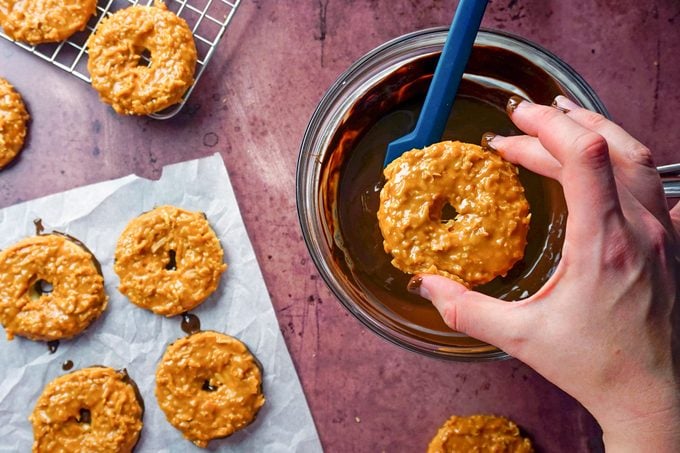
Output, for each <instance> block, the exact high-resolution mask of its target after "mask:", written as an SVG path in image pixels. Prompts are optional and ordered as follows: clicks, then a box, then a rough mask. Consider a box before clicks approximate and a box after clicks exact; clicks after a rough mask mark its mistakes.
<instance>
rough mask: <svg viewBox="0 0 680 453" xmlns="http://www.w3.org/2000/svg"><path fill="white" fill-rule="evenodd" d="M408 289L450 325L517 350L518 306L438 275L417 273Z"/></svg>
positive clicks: (488, 341) (470, 334)
mask: <svg viewBox="0 0 680 453" xmlns="http://www.w3.org/2000/svg"><path fill="white" fill-rule="evenodd" d="M409 290H410V291H412V292H415V293H416V294H419V295H420V296H421V297H423V298H425V299H428V300H430V301H431V302H432V304H433V305H434V306H435V307H436V308H437V310H438V311H439V314H440V315H441V317H442V318H443V320H444V322H445V323H446V325H447V326H449V327H450V328H452V329H453V330H456V331H458V332H463V333H465V334H466V335H469V336H471V337H474V338H476V339H478V340H481V341H485V342H487V343H489V344H492V345H494V346H496V347H498V348H500V349H503V350H505V351H506V352H508V351H507V349H514V348H513V346H514V343H515V342H516V341H517V339H518V338H519V337H521V334H520V331H519V330H518V327H519V325H518V324H519V323H518V321H519V314H520V313H519V312H518V311H517V310H516V308H517V307H516V305H515V304H512V303H509V302H504V301H502V300H499V299H495V298H493V297H489V296H486V295H484V294H482V293H478V292H476V291H472V290H470V289H468V288H466V287H465V286H463V285H461V284H460V283H458V282H456V281H453V280H451V279H448V278H446V277H442V276H439V275H426V274H422V275H417V276H414V277H413V278H412V279H411V281H410V282H409Z"/></svg>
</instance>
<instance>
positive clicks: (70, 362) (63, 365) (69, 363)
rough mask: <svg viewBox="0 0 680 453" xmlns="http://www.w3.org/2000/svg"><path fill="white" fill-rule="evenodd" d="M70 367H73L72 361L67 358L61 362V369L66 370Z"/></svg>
mask: <svg viewBox="0 0 680 453" xmlns="http://www.w3.org/2000/svg"><path fill="white" fill-rule="evenodd" d="M71 368H73V361H71V360H67V361H65V362H64V363H62V364H61V369H62V370H64V371H68V370H70V369H71Z"/></svg>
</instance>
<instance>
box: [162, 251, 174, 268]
mask: <svg viewBox="0 0 680 453" xmlns="http://www.w3.org/2000/svg"><path fill="white" fill-rule="evenodd" d="M176 256H177V252H175V251H174V250H169V251H168V258H169V259H168V264H166V265H165V269H166V270H168V271H175V270H177V261H175V257H176Z"/></svg>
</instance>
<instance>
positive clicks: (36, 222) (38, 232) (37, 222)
mask: <svg viewBox="0 0 680 453" xmlns="http://www.w3.org/2000/svg"><path fill="white" fill-rule="evenodd" d="M33 225H35V234H36V236H40V235H41V234H43V231H45V227H44V226H43V223H42V219H40V218H38V219H34V220H33Z"/></svg>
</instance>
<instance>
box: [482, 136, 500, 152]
mask: <svg viewBox="0 0 680 453" xmlns="http://www.w3.org/2000/svg"><path fill="white" fill-rule="evenodd" d="M494 138H496V134H494V133H493V132H484V133H483V134H482V148H484V149H490V150H492V151H497V150H496V147H495V146H494V145H493V143H491V142H492V141H493V139H494Z"/></svg>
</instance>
